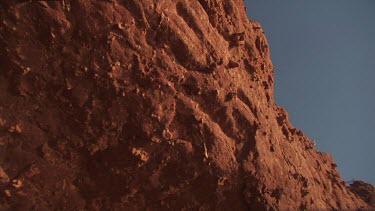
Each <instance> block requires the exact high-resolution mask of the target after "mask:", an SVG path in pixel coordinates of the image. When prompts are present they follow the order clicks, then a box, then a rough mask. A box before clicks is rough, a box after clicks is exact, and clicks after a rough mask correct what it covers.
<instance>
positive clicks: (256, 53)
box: [0, 0, 368, 210]
mask: <svg viewBox="0 0 375 211" xmlns="http://www.w3.org/2000/svg"><path fill="white" fill-rule="evenodd" d="M15 2H16V1H1V3H0V6H1V7H0V17H1V23H0V27H1V28H0V45H1V48H0V56H1V57H0V58H1V62H0V68H1V69H0V118H1V119H0V165H1V166H0V179H1V180H0V183H1V184H0V185H1V186H0V187H1V197H0V199H1V207H2V208H4V209H15V210H30V209H36V210H54V209H56V210H80V209H87V210H132V209H139V210H143V209H146V208H148V209H155V210H157V209H194V210H196V209H202V210H210V209H223V210H247V209H254V210H297V209H301V210H303V209H335V210H338V209H340V210H347V209H356V208H368V207H367V205H366V203H365V202H363V201H362V199H360V198H359V197H358V196H356V195H354V194H353V193H352V192H351V191H349V189H348V188H347V187H346V186H345V183H343V181H342V179H341V177H340V175H339V173H338V172H337V170H336V169H335V166H336V165H335V164H334V162H333V160H332V158H331V156H330V155H328V154H325V153H321V152H319V151H317V150H316V148H315V147H314V144H313V143H312V142H311V140H310V139H309V138H307V137H306V136H305V135H304V134H303V132H301V131H300V130H298V129H296V128H294V127H293V126H292V125H291V124H290V122H289V120H288V114H287V112H286V111H285V110H284V109H283V108H281V107H278V106H277V105H276V104H275V102H274V97H273V96H274V94H273V93H274V76H273V71H274V68H273V65H272V63H271V61H270V58H269V55H270V50H269V46H268V43H267V40H266V37H265V36H264V33H263V30H262V28H261V26H260V25H259V24H258V23H256V22H252V21H250V20H248V19H247V17H246V13H245V8H244V3H243V1H242V0H227V1H223V0H198V1H187V0H176V1H165V0H155V1H149V0H107V1H105V0H102V1H97V0H95V1H94V0H74V1H69V0H62V1H36V2H26V1H25V2H19V3H15Z"/></svg>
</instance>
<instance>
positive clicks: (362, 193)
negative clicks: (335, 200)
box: [349, 181, 375, 209]
mask: <svg viewBox="0 0 375 211" xmlns="http://www.w3.org/2000/svg"><path fill="white" fill-rule="evenodd" d="M349 189H350V190H351V191H352V192H354V193H356V194H358V195H359V197H361V198H362V199H363V200H364V201H365V202H366V203H367V204H368V205H370V206H371V207H372V208H373V209H375V187H374V186H373V185H371V184H367V183H365V182H363V181H354V182H353V183H352V184H350V186H349Z"/></svg>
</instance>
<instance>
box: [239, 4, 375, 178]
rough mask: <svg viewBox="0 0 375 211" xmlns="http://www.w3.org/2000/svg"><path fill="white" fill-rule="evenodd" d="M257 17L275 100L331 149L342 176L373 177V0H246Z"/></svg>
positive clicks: (319, 144)
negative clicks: (266, 45)
mask: <svg viewBox="0 0 375 211" xmlns="http://www.w3.org/2000/svg"><path fill="white" fill-rule="evenodd" d="M245 3H246V6H247V13H248V17H249V18H250V19H251V20H255V21H258V22H260V23H261V24H262V26H263V29H264V31H265V33H266V36H267V38H268V42H269V44H270V49H271V59H272V62H273V64H274V65H275V66H277V67H279V68H280V69H282V70H281V71H278V72H277V73H276V80H275V99H276V103H277V104H279V105H281V106H283V107H284V108H286V109H287V111H288V112H289V115H290V119H291V122H292V124H293V125H294V126H295V127H297V128H299V129H301V130H303V131H304V132H305V134H306V135H307V136H308V137H309V138H311V139H315V140H316V143H317V148H318V149H319V150H320V151H323V152H328V153H330V154H332V155H333V157H334V159H335V161H336V163H337V164H338V169H339V171H340V173H341V176H342V177H343V179H344V180H346V181H348V180H351V179H357V180H364V181H366V182H370V183H372V184H375V97H374V96H375V94H374V92H375V0H358V1H354V0H336V1H333V0H331V1H327V0H310V1H303V0H286V1H281V0H245Z"/></svg>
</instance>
